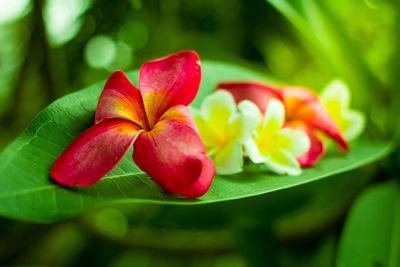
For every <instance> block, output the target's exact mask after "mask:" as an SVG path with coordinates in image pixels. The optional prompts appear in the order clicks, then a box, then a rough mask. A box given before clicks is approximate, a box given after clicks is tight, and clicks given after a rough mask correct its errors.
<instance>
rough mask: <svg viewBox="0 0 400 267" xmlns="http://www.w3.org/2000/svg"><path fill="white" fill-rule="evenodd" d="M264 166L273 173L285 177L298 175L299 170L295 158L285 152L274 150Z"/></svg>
mask: <svg viewBox="0 0 400 267" xmlns="http://www.w3.org/2000/svg"><path fill="white" fill-rule="evenodd" d="M265 165H266V166H267V167H268V168H269V169H271V170H272V171H273V172H275V173H278V174H286V175H299V174H301V168H300V166H299V163H298V162H297V159H296V157H295V156H294V155H293V154H292V153H290V152H289V151H287V150H284V149H276V150H274V151H273V153H271V154H270V158H269V160H268V161H267V162H265Z"/></svg>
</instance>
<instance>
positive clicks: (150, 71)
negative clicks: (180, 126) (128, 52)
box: [139, 51, 201, 127]
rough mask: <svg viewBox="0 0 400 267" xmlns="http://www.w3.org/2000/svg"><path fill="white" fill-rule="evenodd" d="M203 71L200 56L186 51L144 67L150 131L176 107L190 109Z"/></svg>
mask: <svg viewBox="0 0 400 267" xmlns="http://www.w3.org/2000/svg"><path fill="white" fill-rule="evenodd" d="M200 79H201V67H200V59H199V56H198V55H197V54H196V53H195V52H192V51H182V52H179V53H178V54H175V55H170V56H167V57H164V58H161V59H158V60H154V61H150V62H147V63H145V64H143V66H142V68H141V69H140V75H139V88H140V92H141V94H142V97H143V103H144V106H145V109H146V114H147V117H148V120H149V123H150V127H152V126H154V124H155V123H156V122H157V120H158V118H160V117H161V116H162V114H163V113H164V112H165V111H166V110H168V109H169V108H170V107H172V106H175V105H185V106H187V105H189V104H190V103H191V102H192V101H193V99H194V98H195V96H196V94H197V91H198V90H199V85H200Z"/></svg>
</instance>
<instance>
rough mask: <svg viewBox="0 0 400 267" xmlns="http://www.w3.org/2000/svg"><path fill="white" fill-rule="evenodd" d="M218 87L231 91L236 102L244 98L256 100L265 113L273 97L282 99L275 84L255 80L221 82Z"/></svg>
mask: <svg viewBox="0 0 400 267" xmlns="http://www.w3.org/2000/svg"><path fill="white" fill-rule="evenodd" d="M218 89H224V90H227V91H228V92H230V93H231V94H232V95H233V97H234V98H235V101H236V103H239V102H240V101H242V100H246V99H247V100H250V101H252V102H254V103H255V104H256V105H257V106H258V107H259V108H260V110H261V112H262V113H265V109H266V108H267V106H268V102H269V100H270V99H271V98H277V99H279V100H282V96H281V94H280V93H279V92H278V91H277V90H275V88H274V87H273V86H270V85H267V84H261V83H255V82H232V83H220V84H218V85H217V90H218Z"/></svg>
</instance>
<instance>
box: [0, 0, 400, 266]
mask: <svg viewBox="0 0 400 267" xmlns="http://www.w3.org/2000/svg"><path fill="white" fill-rule="evenodd" d="M399 16H400V3H399V1H397V0H355V1H348V0H336V1H330V0H321V1H315V0H291V1H289V0H287V1H283V0H268V1H264V0H250V1H247V0H192V1H184V0H121V1H107V0H12V1H11V0H0V43H1V45H0V129H1V131H0V150H1V149H3V148H4V147H5V146H6V145H7V144H8V143H9V142H10V141H11V140H12V139H13V138H15V137H16V136H17V135H18V134H20V133H21V132H22V131H23V130H24V128H25V127H26V126H27V125H28V123H29V121H30V120H31V119H32V118H33V117H34V116H35V115H36V114H37V113H38V112H39V111H40V110H41V109H43V108H44V107H45V106H46V105H48V104H49V103H50V102H52V101H53V100H55V99H56V98H58V97H60V96H63V95H65V94H67V93H69V92H73V91H75V90H79V89H81V88H83V87H85V86H87V85H89V84H92V83H94V82H97V81H101V80H104V79H106V78H107V77H108V76H109V74H110V73H111V72H112V71H114V70H116V69H122V70H125V71H126V70H130V69H135V68H138V67H140V65H141V64H142V63H143V62H145V61H147V60H150V59H154V58H157V57H161V56H164V55H167V54H169V53H175V52H177V51H179V50H183V49H193V50H196V51H197V52H198V53H199V54H200V57H201V58H208V59H218V60H224V61H232V62H236V63H240V64H246V65H253V67H254V68H258V69H259V70H261V71H264V72H265V73H268V74H269V75H270V76H272V77H274V78H276V79H277V80H280V81H282V83H285V84H296V85H304V86H308V87H310V88H312V89H314V90H316V91H318V90H319V89H321V88H322V87H323V86H324V85H325V84H326V83H327V82H328V81H330V80H331V79H332V78H334V77H340V78H342V79H344V80H345V81H346V82H347V83H348V84H349V85H350V86H351V89H352V92H353V102H354V106H355V107H358V108H361V109H362V110H364V111H365V112H366V113H367V114H368V116H369V118H370V121H369V122H368V127H367V132H366V134H367V135H368V136H370V137H372V138H382V137H395V138H396V139H397V138H398V137H400V127H399V125H400V124H399V122H400V121H399V119H398V114H400V79H399V77H400V73H399V72H400V63H399V62H400V35H399V34H398V30H399V27H400V17H399ZM399 162H400V155H399V153H398V152H396V153H394V154H393V155H392V156H391V157H390V158H389V159H388V160H386V161H385V162H383V163H381V164H379V165H373V166H368V167H365V168H362V169H360V170H357V171H353V172H351V173H349V174H346V175H341V176H337V177H332V178H330V179H326V180H324V181H319V182H315V183H311V184H308V185H303V186H300V187H297V188H293V189H289V190H284V191H282V192H277V193H272V194H269V195H265V196H259V197H253V198H249V199H245V200H238V201H231V202H227V203H221V204H213V205H209V206H199V207H171V206H156V205H142V204H141V205H139V204H137V205H122V206H113V207H106V208H104V209H97V210H94V211H92V212H88V213H85V214H83V215H81V216H80V217H78V218H75V219H72V220H68V221H66V222H62V223H57V224H52V225H39V224H30V223H25V222H21V221H13V220H8V219H1V220H0V264H1V265H3V264H7V265H12V264H17V265H41V266H42V265H44V266H46V265H51V266H89V265H90V266H334V265H335V262H336V255H337V246H338V241H339V239H340V236H341V232H342V226H343V223H344V221H345V217H346V213H347V211H348V209H349V207H350V205H351V204H352V202H353V200H354V199H355V198H356V197H357V195H358V194H359V193H360V192H361V191H363V190H364V188H365V187H366V186H367V185H368V184H370V183H379V182H381V181H384V180H389V179H393V178H392V177H394V179H396V177H397V175H398V171H399V166H400V163H399ZM397 181H399V180H398V179H397ZM378 245H379V244H378ZM379 266H380V265H379Z"/></svg>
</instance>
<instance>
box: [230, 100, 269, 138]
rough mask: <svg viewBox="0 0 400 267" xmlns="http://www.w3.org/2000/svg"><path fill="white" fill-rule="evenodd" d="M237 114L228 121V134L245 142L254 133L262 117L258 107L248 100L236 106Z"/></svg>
mask: <svg viewBox="0 0 400 267" xmlns="http://www.w3.org/2000/svg"><path fill="white" fill-rule="evenodd" d="M238 110H239V113H236V114H234V115H233V116H232V117H231V118H230V119H229V127H228V128H229V132H230V133H231V135H233V136H235V138H237V139H240V140H241V141H242V142H245V141H246V140H247V139H249V138H250V137H251V135H252V134H253V133H254V131H255V129H256V128H257V126H258V125H259V124H260V123H261V121H262V115H261V112H260V110H259V109H258V107H257V106H256V105H255V104H254V103H253V102H250V101H249V100H244V101H241V102H240V103H239V105H238Z"/></svg>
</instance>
